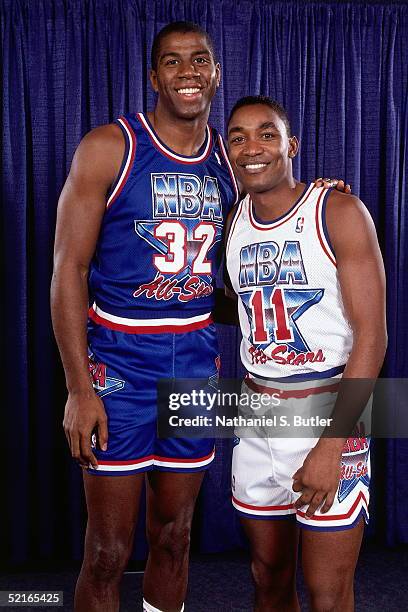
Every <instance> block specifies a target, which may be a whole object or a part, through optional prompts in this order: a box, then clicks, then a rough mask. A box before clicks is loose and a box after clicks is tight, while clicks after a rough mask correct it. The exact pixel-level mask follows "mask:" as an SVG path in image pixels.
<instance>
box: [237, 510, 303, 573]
mask: <svg viewBox="0 0 408 612" xmlns="http://www.w3.org/2000/svg"><path fill="white" fill-rule="evenodd" d="M294 519H295V517H294V515H292V516H290V517H288V518H287V519H270V520H264V519H261V520H257V519H248V518H243V517H242V516H241V518H240V520H241V524H242V526H243V527H244V530H245V533H246V535H247V537H248V539H249V542H250V546H251V554H252V558H253V559H254V560H259V561H261V562H262V563H263V564H265V565H267V566H269V567H271V568H275V569H277V568H281V567H284V568H285V569H287V570H288V571H289V570H291V571H292V572H293V571H294V570H295V568H296V563H297V554H298V542H299V528H298V526H297V524H296V520H294Z"/></svg>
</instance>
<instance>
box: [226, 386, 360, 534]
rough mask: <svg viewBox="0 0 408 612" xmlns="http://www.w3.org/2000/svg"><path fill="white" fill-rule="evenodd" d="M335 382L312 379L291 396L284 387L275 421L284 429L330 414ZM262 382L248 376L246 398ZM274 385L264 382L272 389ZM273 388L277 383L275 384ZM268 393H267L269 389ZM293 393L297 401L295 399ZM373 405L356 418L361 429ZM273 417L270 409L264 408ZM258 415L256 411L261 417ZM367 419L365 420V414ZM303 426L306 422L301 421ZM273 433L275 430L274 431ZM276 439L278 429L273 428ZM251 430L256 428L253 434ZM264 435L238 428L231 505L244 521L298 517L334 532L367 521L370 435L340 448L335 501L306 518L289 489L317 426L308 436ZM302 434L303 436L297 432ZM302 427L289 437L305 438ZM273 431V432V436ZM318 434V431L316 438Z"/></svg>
mask: <svg viewBox="0 0 408 612" xmlns="http://www.w3.org/2000/svg"><path fill="white" fill-rule="evenodd" d="M338 382H339V380H338V379H330V380H329V381H328V380H327V379H325V381H313V383H311V384H312V385H313V386H312V387H310V388H308V387H307V386H305V387H304V388H302V389H301V390H299V386H297V387H296V391H295V392H294V393H291V386H290V385H288V386H287V387H288V388H287V389H286V390H285V392H284V393H283V394H282V387H285V385H282V383H279V389H280V391H281V398H282V399H281V400H280V404H279V407H278V409H277V410H274V411H272V412H273V413H274V414H275V416H276V417H277V419H278V422H279V420H280V419H281V417H282V416H283V415H284V416H285V417H286V419H285V424H286V425H285V427H288V428H290V427H291V426H293V422H294V417H295V416H301V417H302V418H304V419H307V418H309V417H310V416H311V415H316V414H319V415H327V416H330V414H331V411H332V409H333V406H334V402H335V400H336V397H337V394H336V389H337V385H338ZM264 384H265V381H260V380H259V379H256V378H252V379H251V380H247V381H246V383H244V385H243V388H242V389H243V391H244V392H245V393H248V394H253V393H255V392H257V393H258V394H259V392H265V386H264ZM271 384H272V383H271V382H269V381H268V385H269V386H270V385H271ZM275 384H276V383H275ZM269 390H270V391H271V389H269ZM292 395H294V396H295V397H293V396H292ZM370 409H371V402H370V403H369V405H368V406H367V409H366V410H365V412H364V415H363V416H362V417H361V419H360V423H359V425H360V427H361V429H360V431H369V430H368V429H367V419H369V415H370ZM263 414H264V415H266V416H269V417H271V414H272V413H271V411H269V412H268V411H265V410H263ZM259 415H260V413H259V412H258V413H257V416H259ZM367 415H368V416H367ZM302 423H306V421H303V422H302ZM272 430H273V428H272ZM276 430H277V435H278V436H279V431H282V429H279V427H277V428H276ZM254 431H255V430H254ZM267 431H268V435H269V436H270V437H262V431H261V429H260V428H258V430H256V432H255V435H256V437H245V436H246V435H247V434H248V428H245V429H242V428H241V429H236V434H237V437H236V439H235V446H234V451H233V459H232V493H233V497H232V503H233V505H234V506H235V508H236V509H237V511H238V512H239V514H240V515H242V516H243V517H245V518H252V519H283V518H288V519H289V518H292V519H296V520H297V521H298V522H299V523H300V526H301V527H305V528H308V529H314V530H322V531H332V530H342V529H350V528H351V527H353V526H354V525H356V524H357V522H358V521H359V520H360V518H361V517H364V519H365V521H366V522H368V503H369V482H370V440H369V438H368V437H353V438H349V439H348V440H347V441H346V443H345V445H344V449H343V455H342V462H341V478H340V481H339V486H338V490H337V493H336V497H335V501H334V503H333V505H332V507H331V509H330V510H329V511H328V512H327V513H325V514H322V513H321V512H320V510H319V509H318V510H317V511H316V513H315V514H314V516H313V517H312V518H309V519H308V518H307V517H306V514H305V512H306V510H307V506H303V507H301V508H299V509H298V510H296V509H295V508H294V502H295V501H296V499H297V498H298V497H299V496H300V493H295V492H294V491H293V490H292V485H293V479H292V476H293V474H294V473H295V472H296V471H297V470H298V469H299V468H300V467H302V465H303V462H304V460H305V458H306V456H307V454H308V453H309V451H310V450H311V449H312V448H313V447H314V446H315V445H316V443H317V441H318V439H319V438H318V437H313V432H315V435H316V428H315V427H311V428H310V434H311V435H310V437H307V434H306V436H305V437H289V435H290V434H286V435H288V437H285V438H282V437H274V436H273V437H271V428H270V427H269V428H268V430H267ZM300 432H301V433H300ZM305 432H307V429H305V427H300V428H297V429H294V430H293V435H297V433H299V435H302V436H303V435H304V433H305ZM272 433H274V432H272ZM318 435H320V433H319V434H318Z"/></svg>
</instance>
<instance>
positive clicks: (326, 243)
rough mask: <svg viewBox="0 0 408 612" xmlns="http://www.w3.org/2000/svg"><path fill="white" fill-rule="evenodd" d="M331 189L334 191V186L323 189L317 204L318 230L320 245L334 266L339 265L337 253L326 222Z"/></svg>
mask: <svg viewBox="0 0 408 612" xmlns="http://www.w3.org/2000/svg"><path fill="white" fill-rule="evenodd" d="M331 191H332V188H330V189H324V190H322V192H321V194H320V195H319V198H318V200H317V204H316V231H317V237H318V239H319V242H320V245H321V247H322V249H323V251H324V253H325V254H326V255H327V257H328V258H329V260H330V261H331V263H332V264H333V265H334V266H336V267H337V263H336V255H335V253H334V249H333V246H332V243H331V241H330V236H329V232H328V230H327V224H326V206H327V199H328V197H329V195H330V193H331Z"/></svg>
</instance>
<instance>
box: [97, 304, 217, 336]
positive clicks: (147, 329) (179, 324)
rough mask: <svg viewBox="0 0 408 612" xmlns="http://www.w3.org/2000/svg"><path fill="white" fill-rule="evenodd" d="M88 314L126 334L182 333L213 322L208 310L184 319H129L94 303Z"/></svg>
mask: <svg viewBox="0 0 408 612" xmlns="http://www.w3.org/2000/svg"><path fill="white" fill-rule="evenodd" d="M88 316H89V318H90V319H92V321H94V322H95V323H98V324H99V325H103V326H104V327H108V328H109V329H113V330H115V331H121V332H125V333H127V334H165V333H171V334H182V333H184V332H188V331H194V330H197V329H204V328H205V327H208V325H211V323H213V319H212V316H211V313H210V312H207V313H205V314H201V315H197V316H195V317H189V318H186V319H181V318H176V317H171V318H170V317H168V318H165V319H130V318H126V317H118V316H116V315H113V314H110V313H108V312H106V311H104V310H102V309H101V308H100V307H99V306H97V304H95V303H94V304H93V305H92V307H91V308H90V309H89V312H88Z"/></svg>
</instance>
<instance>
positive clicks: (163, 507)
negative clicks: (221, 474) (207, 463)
mask: <svg viewBox="0 0 408 612" xmlns="http://www.w3.org/2000/svg"><path fill="white" fill-rule="evenodd" d="M203 477H204V472H192V473H180V472H159V471H153V472H149V473H148V474H147V523H148V528H149V526H150V527H152V526H153V525H154V524H155V523H159V524H163V523H169V522H174V521H181V522H182V523H184V524H190V523H191V519H192V517H193V512H194V505H195V502H196V499H197V495H198V493H199V491H200V487H201V483H202V481H203Z"/></svg>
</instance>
